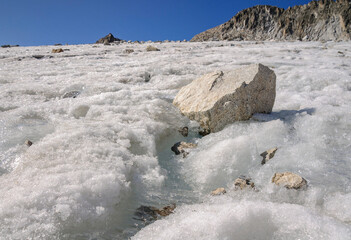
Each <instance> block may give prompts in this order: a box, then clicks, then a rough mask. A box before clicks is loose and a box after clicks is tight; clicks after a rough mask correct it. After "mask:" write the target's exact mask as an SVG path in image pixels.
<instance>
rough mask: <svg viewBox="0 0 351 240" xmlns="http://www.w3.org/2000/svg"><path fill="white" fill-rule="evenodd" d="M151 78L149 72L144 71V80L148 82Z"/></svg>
mask: <svg viewBox="0 0 351 240" xmlns="http://www.w3.org/2000/svg"><path fill="white" fill-rule="evenodd" d="M150 80H151V74H150V73H148V72H145V73H144V81H145V82H149V81H150Z"/></svg>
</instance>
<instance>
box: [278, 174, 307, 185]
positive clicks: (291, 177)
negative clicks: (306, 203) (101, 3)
mask: <svg viewBox="0 0 351 240" xmlns="http://www.w3.org/2000/svg"><path fill="white" fill-rule="evenodd" d="M272 183H275V184H276V185H279V186H281V185H283V186H284V187H286V188H288V189H304V188H306V187H307V181H306V179H304V178H303V177H301V176H299V175H297V174H295V173H291V172H284V173H275V174H274V176H273V178H272Z"/></svg>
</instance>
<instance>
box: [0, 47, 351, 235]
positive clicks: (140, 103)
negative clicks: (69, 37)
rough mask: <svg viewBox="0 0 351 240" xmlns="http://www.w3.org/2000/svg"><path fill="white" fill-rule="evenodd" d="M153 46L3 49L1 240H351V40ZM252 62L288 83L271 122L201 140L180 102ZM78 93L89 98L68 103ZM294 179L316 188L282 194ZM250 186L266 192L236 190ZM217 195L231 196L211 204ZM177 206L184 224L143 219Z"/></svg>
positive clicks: (280, 85)
mask: <svg viewBox="0 0 351 240" xmlns="http://www.w3.org/2000/svg"><path fill="white" fill-rule="evenodd" d="M147 45H149V44H128V43H125V44H120V45H111V46H104V45H72V46H64V47H65V48H66V49H69V51H67V50H66V51H65V52H63V53H60V54H52V53H51V50H52V49H53V48H54V47H53V46H40V47H18V48H9V49H0V193H1V194H0V239H1V240H2V239H127V238H128V237H131V236H133V235H134V234H135V233H137V234H136V235H135V236H134V237H133V239H350V236H351V225H350V224H351V197H350V194H351V187H350V186H351V184H350V183H351V177H350V172H351V158H350V156H351V148H350V142H351V122H350V119H351V108H350V102H351V45H350V42H338V43H335V42H326V43H320V42H264V43H258V44H256V43H255V42H212V43H206V42H205V43H174V42H170V43H162V44H160V43H157V44H156V43H155V44H154V45H155V46H156V47H157V48H159V49H160V50H161V51H159V52H146V50H145V49H146V46H147ZM126 48H133V49H134V50H135V52H134V53H131V54H125V53H124V50H125V49H126ZM33 55H44V57H43V58H42V59H36V58H33V57H32V56H33ZM251 63H262V64H264V65H266V66H268V67H270V68H271V69H273V70H274V71H275V73H276V75H277V96H276V100H275V105H274V108H273V112H272V114H269V115H265V114H257V115H255V116H254V117H253V118H252V119H251V120H249V121H245V122H237V123H234V124H231V125H228V126H227V127H226V128H225V129H223V130H222V131H220V132H218V133H214V134H210V135H208V136H205V137H203V138H198V136H196V134H195V133H194V131H195V130H196V128H197V124H196V123H195V122H190V121H189V120H188V119H187V118H186V117H184V116H181V114H180V113H179V112H178V110H177V109H176V108H175V107H173V106H172V100H173V98H174V97H175V95H176V93H177V92H178V91H179V89H180V88H181V87H182V86H184V85H186V84H188V83H190V82H191V81H192V80H193V79H195V78H197V77H199V76H201V75H202V74H204V73H208V72H212V71H216V70H229V69H233V68H236V67H239V66H242V65H246V64H251ZM146 72H147V73H149V74H150V76H151V79H150V81H149V82H145V73H146ZM70 91H78V92H80V94H79V95H78V96H77V97H76V98H63V95H64V94H65V93H67V92H70ZM183 126H189V127H190V130H191V133H190V136H189V137H188V138H186V139H184V138H183V137H182V136H181V135H180V134H179V133H178V131H177V129H178V128H180V127H183ZM27 139H29V140H31V141H33V143H34V144H33V145H32V146H31V147H29V148H28V147H27V146H25V145H24V142H25V140H27ZM183 140H186V141H192V142H196V143H197V144H198V147H197V148H196V149H194V150H192V151H191V152H190V154H189V155H188V156H187V158H186V159H182V158H181V157H178V156H173V155H172V152H171V150H170V147H171V146H172V145H173V144H174V143H175V142H177V141H183ZM272 147H278V149H279V150H278V151H277V152H276V154H275V156H274V158H273V159H272V160H270V161H269V162H268V163H267V164H265V165H264V166H261V164H260V162H261V157H260V153H261V152H263V151H265V150H267V149H270V148H272ZM283 171H291V172H295V173H298V174H300V175H301V176H303V177H304V178H305V179H306V180H307V181H308V183H309V187H308V189H307V190H306V191H295V190H290V191H289V190H287V189H284V188H280V187H277V186H274V185H273V184H271V183H270V181H271V177H272V176H273V174H274V173H275V172H283ZM239 175H247V176H249V177H251V178H252V179H253V181H254V182H255V185H256V187H257V189H258V191H242V192H238V191H234V186H233V183H234V180H235V179H236V178H237V177H238V176H239ZM218 187H225V188H226V189H227V194H226V195H224V196H219V197H210V196H209V193H210V191H212V190H214V189H216V188H218ZM171 202H175V203H177V206H178V207H177V208H176V211H175V213H174V214H173V215H171V216H169V217H166V218H165V219H162V220H158V221H156V222H154V223H152V224H150V225H149V226H147V227H145V228H142V227H143V225H142V224H139V223H137V222H135V221H133V219H132V216H133V212H134V210H135V209H136V208H137V207H139V206H140V205H142V204H143V205H145V204H147V205H154V206H163V205H165V204H169V203H171ZM141 228H142V229H141ZM140 229H141V230H140ZM139 230H140V231H139ZM138 231H139V232H138Z"/></svg>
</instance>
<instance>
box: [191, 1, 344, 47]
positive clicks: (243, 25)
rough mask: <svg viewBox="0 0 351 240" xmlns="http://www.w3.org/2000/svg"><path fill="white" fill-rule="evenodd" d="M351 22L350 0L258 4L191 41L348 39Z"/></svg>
mask: <svg viewBox="0 0 351 240" xmlns="http://www.w3.org/2000/svg"><path fill="white" fill-rule="evenodd" d="M350 22H351V1H350V0H337V1H333V0H319V1H312V2H310V3H308V4H306V5H302V6H295V7H292V8H288V9H286V10H284V9H283V8H278V7H273V6H267V5H259V6H255V7H252V8H248V9H245V10H243V11H241V12H239V13H238V14H236V15H235V16H234V17H232V18H231V19H230V20H229V21H228V22H226V23H224V24H222V25H219V26H217V27H214V28H211V29H209V30H207V31H205V32H202V33H200V34H198V35H196V36H194V37H193V38H192V39H191V40H190V41H193V42H199V41H217V40H270V39H277V40H302V39H303V40H348V39H351V24H350Z"/></svg>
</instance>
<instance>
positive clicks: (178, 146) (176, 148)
mask: <svg viewBox="0 0 351 240" xmlns="http://www.w3.org/2000/svg"><path fill="white" fill-rule="evenodd" d="M195 147H197V144H196V143H187V142H177V143H175V144H174V145H173V146H172V147H171V150H172V151H173V152H174V153H175V154H176V155H179V154H181V153H182V154H183V157H186V156H187V155H188V154H189V153H188V152H186V151H185V150H184V149H185V148H195Z"/></svg>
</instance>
